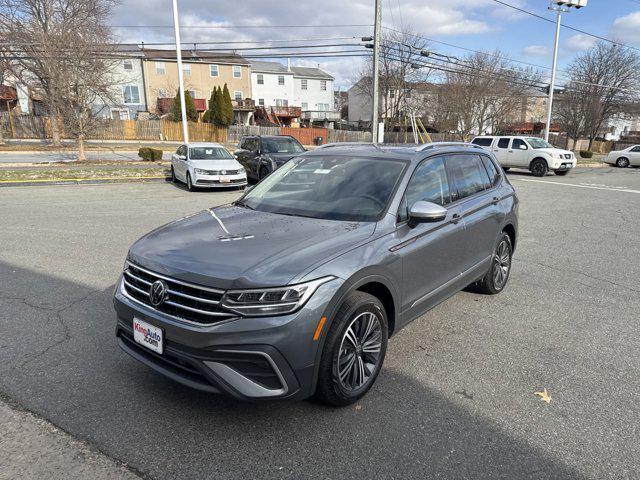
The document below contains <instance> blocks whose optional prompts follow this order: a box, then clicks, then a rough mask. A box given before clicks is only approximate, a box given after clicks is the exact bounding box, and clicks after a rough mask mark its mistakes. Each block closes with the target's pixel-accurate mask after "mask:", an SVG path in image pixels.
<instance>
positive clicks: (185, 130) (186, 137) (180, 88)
mask: <svg viewBox="0 0 640 480" xmlns="http://www.w3.org/2000/svg"><path fill="white" fill-rule="evenodd" d="M173 31H174V33H175V37H176V58H177V60H178V94H179V95H180V110H181V113H182V137H183V138H184V143H185V144H187V143H189V125H188V124H187V106H186V104H185V101H184V74H183V72H182V44H181V42H180V21H179V18H178V0H173Z"/></svg>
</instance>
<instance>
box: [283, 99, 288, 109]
mask: <svg viewBox="0 0 640 480" xmlns="http://www.w3.org/2000/svg"><path fill="white" fill-rule="evenodd" d="M282 106H283V107H288V106H289V100H287V99H286V98H285V99H284V100H282Z"/></svg>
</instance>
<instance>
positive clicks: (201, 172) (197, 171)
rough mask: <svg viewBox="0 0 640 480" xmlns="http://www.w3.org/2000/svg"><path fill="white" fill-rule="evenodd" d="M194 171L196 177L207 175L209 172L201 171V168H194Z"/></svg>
mask: <svg viewBox="0 0 640 480" xmlns="http://www.w3.org/2000/svg"><path fill="white" fill-rule="evenodd" d="M194 171H195V172H196V174H198V175H208V174H209V172H208V171H207V170H202V169H201V168H196V169H194Z"/></svg>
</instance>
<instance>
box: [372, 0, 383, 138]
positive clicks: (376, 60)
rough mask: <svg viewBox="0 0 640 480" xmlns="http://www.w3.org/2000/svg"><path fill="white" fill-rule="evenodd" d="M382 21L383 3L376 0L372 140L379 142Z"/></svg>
mask: <svg viewBox="0 0 640 480" xmlns="http://www.w3.org/2000/svg"><path fill="white" fill-rule="evenodd" d="M381 23H382V5H381V4H380V0H376V19H375V23H374V27H373V104H372V112H371V113H372V114H371V141H372V142H373V143H378V140H379V139H378V103H379V99H378V97H379V90H380V79H379V76H380V75H379V70H380V28H381Z"/></svg>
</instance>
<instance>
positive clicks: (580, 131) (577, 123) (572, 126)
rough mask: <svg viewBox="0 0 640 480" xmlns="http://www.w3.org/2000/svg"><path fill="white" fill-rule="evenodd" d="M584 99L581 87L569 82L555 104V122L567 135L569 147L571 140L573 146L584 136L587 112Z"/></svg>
mask: <svg viewBox="0 0 640 480" xmlns="http://www.w3.org/2000/svg"><path fill="white" fill-rule="evenodd" d="M586 103H587V102H585V101H584V97H583V95H582V92H581V89H580V86H579V85H578V84H576V83H571V82H569V83H568V84H567V85H566V87H565V89H564V90H563V91H562V92H561V93H559V94H558V96H557V97H556V101H555V103H554V112H553V120H554V121H555V122H557V123H558V125H559V126H560V129H561V130H562V131H564V132H566V133H567V145H566V147H568V142H569V140H573V144H574V145H575V144H576V142H577V141H578V140H579V139H580V137H582V136H583V135H584V132H585V119H586V116H587V114H586V112H585V106H586Z"/></svg>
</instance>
